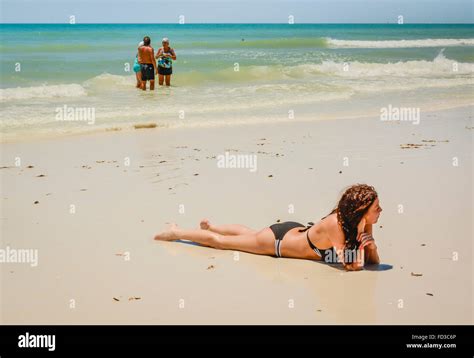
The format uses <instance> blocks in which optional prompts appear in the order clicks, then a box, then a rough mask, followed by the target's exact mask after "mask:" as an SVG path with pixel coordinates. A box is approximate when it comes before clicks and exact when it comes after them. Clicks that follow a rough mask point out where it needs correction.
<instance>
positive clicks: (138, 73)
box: [135, 72, 142, 88]
mask: <svg viewBox="0 0 474 358" xmlns="http://www.w3.org/2000/svg"><path fill="white" fill-rule="evenodd" d="M135 77H136V78H137V88H140V87H141V85H142V75H141V73H140V72H135Z"/></svg>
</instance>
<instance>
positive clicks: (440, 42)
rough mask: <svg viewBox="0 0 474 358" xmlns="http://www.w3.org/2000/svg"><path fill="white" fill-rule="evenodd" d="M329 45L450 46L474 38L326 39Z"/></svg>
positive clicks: (469, 42)
mask: <svg viewBox="0 0 474 358" xmlns="http://www.w3.org/2000/svg"><path fill="white" fill-rule="evenodd" d="M326 41H327V44H328V46H329V47H336V48H410V47H448V46H474V39H422V40H381V41H366V40H337V39H332V38H330V37H329V38H327V39H326Z"/></svg>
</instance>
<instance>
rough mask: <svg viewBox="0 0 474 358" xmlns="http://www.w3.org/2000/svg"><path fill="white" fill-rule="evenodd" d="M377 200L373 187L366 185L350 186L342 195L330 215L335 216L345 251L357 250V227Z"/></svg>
mask: <svg viewBox="0 0 474 358" xmlns="http://www.w3.org/2000/svg"><path fill="white" fill-rule="evenodd" d="M375 199H377V192H376V191H375V189H374V187H373V186H370V185H366V184H356V185H352V186H350V187H349V188H347V189H346V191H345V192H344V194H342V197H341V199H340V200H339V203H338V204H337V206H336V208H334V210H333V211H331V213H330V214H334V213H336V214H337V221H338V223H339V224H340V225H341V227H342V230H343V231H344V238H345V247H344V248H345V249H346V250H354V249H358V247H359V242H358V241H357V225H359V222H360V220H361V219H362V217H363V216H364V215H365V213H367V211H368V210H369V207H370V206H371V205H372V203H373V202H374V201H375Z"/></svg>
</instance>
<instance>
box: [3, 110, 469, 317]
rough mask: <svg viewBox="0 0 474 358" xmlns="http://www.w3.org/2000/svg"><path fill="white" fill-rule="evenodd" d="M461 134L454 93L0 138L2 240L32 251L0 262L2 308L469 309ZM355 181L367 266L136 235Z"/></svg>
mask: <svg viewBox="0 0 474 358" xmlns="http://www.w3.org/2000/svg"><path fill="white" fill-rule="evenodd" d="M472 136H473V107H464V108H458V109H451V110H444V111H437V112H431V113H427V112H424V113H422V120H421V123H420V124H419V125H413V124H412V123H410V122H382V121H380V120H379V119H377V118H360V119H350V120H331V121H314V122H292V123H278V124H275V125H269V124H265V125H263V124H260V125H249V126H235V127H221V128H192V129H186V128H182V129H172V130H171V129H160V128H155V129H144V130H136V131H134V132H108V133H102V134H95V135H87V136H76V137H64V138H60V139H49V140H37V141H32V142H26V143H11V144H4V145H2V151H1V162H0V165H1V166H2V169H0V179H1V201H0V203H1V213H0V218H1V221H0V222H1V225H2V227H1V234H2V235H1V245H0V248H2V249H5V248H6V247H7V246H8V247H10V248H12V249H37V250H38V265H37V266H36V267H32V266H31V265H30V264H27V263H23V264H19V263H2V264H1V265H0V269H1V295H0V299H1V302H0V307H1V309H2V312H1V322H2V323H3V324H472V323H473V315H472V314H473V297H472V286H473V277H472V273H473V270H472V269H473V267H472V257H473V248H472V238H473V226H472V214H473V213H472V205H473V190H472V183H473V178H472V176H473V158H472V152H473V150H472V149H473V148H472ZM408 144H410V145H408ZM413 144H420V146H416V145H415V146H413ZM225 151H229V154H257V160H258V161H257V163H258V167H257V168H258V170H257V171H256V172H251V171H250V170H249V169H232V168H225V169H222V168H218V167H217V165H216V156H218V155H221V154H224V153H225ZM17 157H18V158H20V159H21V166H19V167H16V166H15V158H17ZM344 157H347V160H348V165H347V166H345V165H344V164H345V162H344ZM453 158H455V159H453ZM456 158H457V159H456ZM127 160H129V162H130V165H129V166H127V165H126V164H127ZM453 160H454V161H453ZM456 160H457V163H456ZM346 163H347V161H346ZM453 163H454V164H458V165H457V166H456V165H453ZM28 166H33V167H32V168H28ZM4 167H6V168H4ZM354 183H368V184H371V185H374V186H375V187H376V189H377V190H378V192H379V197H380V202H381V205H382V207H383V209H384V211H383V213H382V215H381V218H380V220H379V222H378V223H377V224H376V226H375V228H374V237H375V239H376V242H377V246H378V248H379V254H380V257H381V261H382V265H380V266H379V267H378V268H371V269H367V270H364V271H362V272H344V271H342V270H340V269H339V268H337V267H332V266H328V265H325V264H322V263H318V262H313V261H307V260H294V259H284V258H279V259H277V258H273V257H265V256H258V255H251V254H246V253H239V254H236V253H235V252H233V251H219V250H214V249H211V248H204V247H198V246H196V245H191V244H189V243H184V242H156V241H154V240H152V238H153V235H154V234H155V233H157V232H158V231H161V230H162V229H163V228H164V227H165V222H168V221H174V222H176V223H178V224H179V225H180V226H182V227H184V228H197V227H198V224H199V220H200V219H202V218H209V219H210V220H211V221H212V222H214V223H216V224H219V223H241V224H245V225H248V226H250V227H253V228H263V227H265V226H268V225H270V224H272V223H274V222H275V221H276V220H278V219H280V220H282V221H283V220H296V221H300V222H306V221H317V220H318V219H319V218H321V217H322V216H324V215H326V214H327V213H328V212H329V211H330V210H331V209H332V207H333V206H334V204H335V203H336V201H337V199H338V198H339V195H340V194H341V192H342V190H343V189H344V188H345V187H347V186H348V185H351V184H354ZM35 201H37V202H38V203H37V204H35ZM71 205H72V206H71ZM400 205H401V206H400ZM290 206H292V207H294V213H289V212H288V209H289V207H290ZM183 209H184V212H183ZM401 211H402V212H401ZM412 273H413V274H415V276H414V275H412ZM418 274H421V275H422V276H418ZM114 298H115V299H114ZM134 298H135V299H134Z"/></svg>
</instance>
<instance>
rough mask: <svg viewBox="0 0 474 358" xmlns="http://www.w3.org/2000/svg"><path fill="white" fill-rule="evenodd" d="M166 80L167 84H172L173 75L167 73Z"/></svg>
mask: <svg viewBox="0 0 474 358" xmlns="http://www.w3.org/2000/svg"><path fill="white" fill-rule="evenodd" d="M165 82H166V85H167V86H170V85H171V75H166V76H165Z"/></svg>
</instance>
